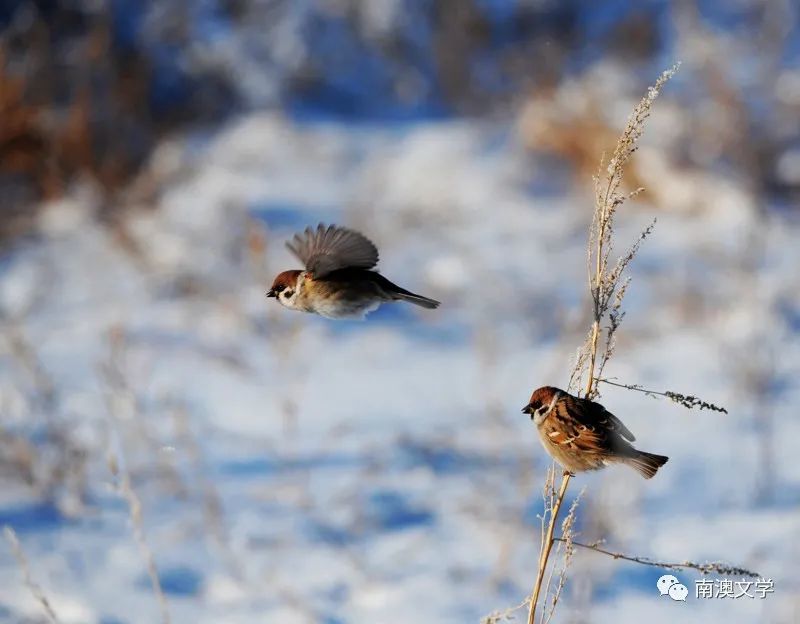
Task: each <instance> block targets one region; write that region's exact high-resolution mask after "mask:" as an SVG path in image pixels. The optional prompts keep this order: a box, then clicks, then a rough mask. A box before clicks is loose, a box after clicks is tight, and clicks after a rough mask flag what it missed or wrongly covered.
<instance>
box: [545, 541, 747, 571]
mask: <svg viewBox="0 0 800 624" xmlns="http://www.w3.org/2000/svg"><path fill="white" fill-rule="evenodd" d="M554 539H555V540H556V541H557V542H566V539H564V538H563V537H556V538H554ZM571 543H572V545H573V546H580V547H581V548H585V549H587V550H593V551H595V552H598V553H600V554H603V555H608V556H609V557H612V558H614V559H624V560H625V561H632V562H633V563H640V564H642V565H647V566H653V567H656V568H664V569H665V570H674V571H677V570H697V571H698V572H700V573H701V574H704V575H705V574H711V573H712V572H715V573H716V574H722V575H728V576H749V577H753V578H760V576H761V575H760V574H759V573H758V572H753V571H752V570H748V569H746V568H742V567H738V566H732V565H730V564H727V563H722V562H720V561H711V562H708V563H695V562H693V561H682V562H680V563H671V562H666V561H655V560H654V559H650V558H649V557H635V556H632V555H625V554H623V553H618V552H612V551H610V550H605V549H604V548H600V547H599V546H598V545H597V544H582V543H581V542H576V541H574V540H572V541H571Z"/></svg>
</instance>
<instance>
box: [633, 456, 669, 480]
mask: <svg viewBox="0 0 800 624" xmlns="http://www.w3.org/2000/svg"><path fill="white" fill-rule="evenodd" d="M668 460H669V457H666V456H664V455H656V454H654V453H645V452H644V451H636V454H635V455H633V456H632V457H626V458H625V459H623V460H622V461H623V462H624V463H625V464H627V465H628V466H630V467H631V468H634V469H636V471H637V472H638V473H639V474H640V475H642V476H643V477H644V478H645V479H652V478H653V477H654V476H655V474H656V472H658V469H659V468H661V466H663V465H664V464H666V463H667V461H668Z"/></svg>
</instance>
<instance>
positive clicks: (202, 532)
mask: <svg viewBox="0 0 800 624" xmlns="http://www.w3.org/2000/svg"><path fill="white" fill-rule="evenodd" d="M658 119H659V118H658V112H657V114H656V117H655V118H654V120H653V121H654V124H656V127H658V123H659V121H658ZM514 136H515V135H514V132H513V128H511V127H506V126H501V125H481V124H477V123H467V122H458V121H450V122H431V123H429V124H424V123H416V124H411V125H407V126H391V127H387V126H346V125H335V124H322V123H320V124H309V123H306V124H304V125H295V124H294V123H293V122H291V121H290V120H287V119H286V118H284V117H282V116H280V115H272V114H261V115H252V116H248V117H244V118H241V119H239V120H238V121H236V122H235V123H232V124H231V125H230V126H229V127H227V128H223V129H221V130H220V131H219V132H218V133H217V134H215V135H214V136H211V137H206V138H200V139H198V138H191V139H189V138H187V139H175V140H174V141H172V142H170V143H168V144H164V145H163V146H162V147H161V148H160V149H159V150H158V152H157V153H156V154H155V155H154V157H153V160H152V163H151V165H150V172H149V173H148V174H147V175H148V176H149V178H148V179H149V180H150V183H151V184H153V185H155V187H156V188H157V189H158V193H156V194H155V195H152V196H151V195H148V194H146V193H143V194H141V195H139V196H137V195H136V194H135V193H132V194H131V197H130V198H129V199H128V201H131V202H143V203H147V204H150V203H154V204H156V206H149V205H147V206H143V209H142V210H140V211H134V212H133V213H132V214H133V215H134V216H132V217H130V218H129V219H128V220H127V221H126V222H125V223H124V224H123V226H122V227H117V228H109V227H108V226H105V225H100V224H98V223H96V222H95V221H94V220H93V219H92V218H91V216H90V213H91V207H92V205H93V202H95V201H97V200H96V198H95V197H94V196H93V194H92V193H91V191H90V190H87V189H84V188H77V189H75V191H74V192H73V193H71V195H70V196H69V197H68V198H66V199H64V200H61V201H59V202H58V203H56V204H53V205H51V206H49V207H48V209H46V210H45V211H44V212H43V214H42V217H41V226H40V236H39V237H37V238H36V239H33V240H30V241H26V242H23V243H21V244H20V245H19V246H18V247H17V248H15V249H14V250H13V251H12V252H11V253H10V254H9V255H8V256H7V257H6V258H5V259H4V260H3V261H2V264H1V265H0V311H1V312H2V318H3V319H4V325H3V337H4V340H3V349H4V351H3V352H2V359H0V370H1V371H2V372H1V373H0V401H2V403H1V404H2V406H3V408H2V412H3V414H2V427H3V430H2V432H3V433H7V434H8V435H10V436H15V437H20V438H22V439H27V440H30V441H31V449H33V452H34V455H35V457H34V459H33V460H32V461H31V463H32V465H33V466H34V472H35V473H36V475H37V477H38V479H37V482H38V483H41V482H42V481H44V480H46V478H50V480H51V482H52V483H53V485H52V486H51V487H50V488H49V489H47V491H46V492H45V495H43V494H42V491H41V490H42V487H39V488H38V491H37V490H35V489H31V488H28V487H25V486H24V485H23V484H22V483H21V481H20V479H16V480H15V479H14V478H12V476H13V475H12V474H11V473H10V471H7V472H8V474H7V476H8V479H6V480H5V481H4V486H3V489H2V491H0V525H10V526H11V527H13V528H14V529H15V531H16V533H17V535H18V536H19V539H20V542H21V545H22V547H23V549H24V551H25V553H26V555H27V558H28V561H29V565H30V572H31V574H32V576H33V578H34V579H35V580H36V581H37V582H38V583H39V584H40V585H41V586H42V589H43V591H44V593H45V595H46V596H47V597H48V599H49V600H50V602H51V604H52V607H53V609H54V611H55V612H56V613H57V615H58V617H59V619H60V621H62V622H75V623H78V622H81V623H83V622H86V623H97V624H101V623H102V624H112V623H113V624H123V623H124V624H144V623H149V622H159V621H162V620H161V615H160V613H159V606H158V602H157V600H156V596H155V594H154V592H153V589H152V587H151V583H150V580H149V578H148V575H147V568H146V560H145V556H144V551H143V549H142V548H141V546H140V545H139V544H138V543H137V541H136V539H135V538H134V535H133V532H132V526H131V519H130V513H129V509H128V504H127V503H126V500H125V498H124V497H123V496H122V495H121V493H120V491H119V490H118V488H116V486H115V484H117V485H118V484H119V475H118V477H116V478H115V477H114V475H113V474H112V471H111V469H110V467H109V464H110V463H112V464H113V463H117V464H119V465H120V466H121V467H122V468H121V469H122V471H123V473H122V474H126V473H127V474H130V479H131V484H132V488H133V490H134V491H135V493H136V495H138V497H139V498H140V499H141V503H142V517H143V524H144V534H145V539H146V544H147V545H148V547H149V549H150V550H151V551H152V552H153V554H154V559H155V562H156V565H157V568H158V572H159V575H160V578H161V583H162V586H163V592H164V594H165V596H166V601H167V603H168V609H169V612H170V614H171V617H172V621H173V622H180V623H184V622H186V623H188V622H197V623H212V622H213V623H214V624H233V623H252V622H270V623H273V622H274V623H281V624H289V623H293V622H320V623H327V624H333V623H339V622H348V623H351V622H352V623H356V622H357V623H361V622H374V623H381V624H391V623H408V622H436V623H449V622H453V623H456V622H458V623H463V622H478V621H479V620H480V618H481V617H483V616H485V615H487V614H489V613H490V612H492V611H495V610H501V611H502V610H504V609H505V608H507V607H511V606H513V605H515V604H518V603H519V602H520V601H522V600H523V599H524V597H525V596H526V595H527V593H528V592H529V591H530V587H531V584H532V582H533V580H534V575H535V563H536V557H537V553H538V546H539V522H538V520H537V514H538V513H540V511H541V508H542V502H541V486H542V482H543V479H544V473H545V470H546V468H547V466H548V465H549V463H548V461H547V458H546V457H545V455H544V453H543V451H542V449H541V447H540V445H539V442H538V440H537V439H536V433H535V431H534V429H533V426H532V424H531V423H530V421H529V420H528V417H527V416H524V415H522V414H521V413H520V408H521V407H522V406H523V405H524V404H525V402H526V400H527V398H528V396H529V393H530V391H531V390H532V389H533V388H534V387H537V386H539V385H544V384H548V383H549V384H555V385H561V386H563V385H565V384H566V381H567V378H568V376H569V372H570V368H571V358H572V356H573V354H574V351H575V349H576V347H577V346H578V345H579V344H580V343H581V340H582V338H583V335H584V331H585V328H586V326H587V324H586V314H587V289H586V270H585V239H586V234H587V226H588V221H589V218H590V214H591V192H590V189H589V188H588V183H589V181H588V180H587V181H586V182H587V186H586V187H584V189H583V191H582V192H580V191H575V190H569V189H568V188H566V187H565V188H558V187H559V185H558V184H550V183H548V180H551V179H553V177H555V178H556V179H557V175H558V172H557V171H555V170H553V165H552V163H551V164H547V163H545V162H543V161H540V160H538V159H536V158H532V157H531V156H530V155H528V154H526V153H525V152H524V151H523V150H522V149H521V148H520V147H519V146H518V145H517V143H516V141H515V138H514ZM647 138H648V139H650V140H649V147H644V148H643V150H642V153H641V154H637V155H636V156H635V158H642V159H645V162H646V159H647V157H648V154H649V155H650V156H651V157H652V155H653V154H656V153H658V149H659V147H658V141H659V135H658V133H657V132H656V133H655V134H654V136H652V137H650V136H648V137H647ZM609 147H611V146H609ZM680 184H684V185H685V180H684V179H682V178H680V177H679V174H674V176H673V177H670V174H669V172H668V171H667V172H663V173H662V174H661V175H660V177H659V178H658V179H656V180H654V181H652V182H651V186H657V187H658V189H657V191H654V193H656V192H657V193H658V195H659V196H661V197H664V196H666V197H669V194H670V191H669V189H670V188H677V187H678V185H680ZM703 184H705V187H704V188H703V189H702V191H701V192H703V193H705V194H706V195H707V199H708V201H707V203H706V205H705V207H704V208H703V209H702V210H693V211H682V212H670V211H667V210H664V208H663V202H660V203H659V206H661V207H659V208H653V207H651V206H648V205H647V204H646V203H645V202H646V195H645V196H644V199H643V200H642V201H641V202H640V203H639V204H637V205H634V204H630V205H629V206H626V209H625V212H624V213H623V214H621V215H620V217H619V220H618V221H619V222H618V231H617V240H618V241H619V246H620V248H625V247H626V246H627V244H628V243H629V242H632V241H633V240H635V238H636V236H637V234H638V232H639V231H640V230H641V229H642V228H643V227H644V226H646V225H647V224H648V223H649V221H650V220H651V218H652V217H653V216H657V217H658V224H657V227H656V230H655V233H654V234H653V235H652V237H651V238H650V239H649V240H648V241H647V242H646V243H645V245H644V247H643V248H642V251H641V253H640V255H639V257H637V259H636V260H635V262H634V264H633V269H632V274H633V277H634V281H633V284H632V286H631V288H630V291H629V295H628V298H627V300H626V301H627V303H626V309H627V311H628V316H627V317H626V319H625V322H624V325H623V328H622V330H621V333H620V337H619V344H618V349H617V354H616V356H615V357H614V359H613V360H612V361H611V363H610V365H609V367H608V369H607V371H606V374H607V375H608V376H611V377H617V378H619V379H620V380H622V381H625V382H629V383H640V384H643V385H645V386H647V387H651V388H654V389H660V390H666V389H669V390H676V391H681V392H684V393H689V394H697V395H699V396H701V397H702V398H704V399H706V400H708V401H712V402H714V403H717V404H722V405H725V406H727V407H728V409H729V412H730V413H729V414H727V415H725V414H720V413H715V412H708V411H702V412H700V411H697V410H694V411H686V410H684V409H683V408H681V407H679V406H677V405H675V404H672V403H668V402H665V401H656V400H653V399H651V398H649V397H646V396H643V395H640V394H638V393H632V392H627V391H624V390H620V389H617V388H612V387H606V388H604V389H603V390H604V392H603V401H604V402H605V404H606V405H607V406H608V407H609V408H611V409H612V410H613V411H614V412H615V413H617V414H618V415H619V416H620V417H621V418H622V419H623V420H624V421H625V423H626V424H627V425H628V426H629V428H630V429H631V430H632V431H633V432H634V433H635V434H636V436H637V439H638V441H639V444H640V446H641V448H643V449H646V450H650V451H653V452H658V453H663V454H666V455H669V456H670V462H669V463H668V464H667V465H666V466H665V468H664V469H663V470H662V471H660V472H659V474H658V476H657V477H656V478H655V479H653V480H652V481H648V482H645V481H643V480H642V479H641V478H640V477H639V476H638V475H636V474H635V473H634V472H633V471H629V470H626V469H624V468H612V469H608V470H606V471H603V472H601V473H597V474H591V475H581V476H579V477H578V478H576V479H575V480H574V482H573V485H572V487H571V490H572V495H573V496H574V495H576V494H577V493H578V491H580V489H581V488H583V487H585V488H586V489H585V494H584V497H583V499H582V503H581V506H580V508H579V511H578V517H579V520H578V530H579V532H580V534H581V539H583V540H584V541H594V540H597V539H601V538H602V539H605V540H606V545H607V547H608V548H610V549H611V550H618V551H624V552H627V553H631V554H636V555H640V556H648V557H653V558H657V559H662V560H670V561H682V560H693V561H706V560H727V561H729V562H731V563H733V564H738V565H742V566H744V567H746V568H750V569H754V570H756V571H758V572H759V573H760V574H762V575H763V576H764V577H767V578H771V579H773V580H774V584H775V585H774V586H775V592H774V594H771V595H769V596H768V597H767V598H766V599H763V600H762V599H749V598H739V599H735V600H734V599H731V598H727V599H696V598H695V597H694V580H695V579H696V578H699V577H697V576H695V575H693V574H691V573H688V572H687V573H678V574H677V576H678V577H679V578H680V579H681V580H682V581H683V582H684V583H685V584H686V585H687V586H688V587H689V588H690V596H689V599H688V600H687V602H686V603H685V604H681V603H679V602H672V601H670V600H668V599H667V598H666V597H661V596H659V595H658V592H657V590H656V587H655V582H656V579H658V577H659V576H660V575H661V573H662V572H661V571H659V570H658V569H656V568H650V567H644V566H639V565H636V564H632V563H625V562H623V561H613V560H611V559H609V558H605V557H602V556H601V555H597V554H595V553H591V552H582V551H578V552H577V553H576V555H575V558H574V561H573V565H572V568H571V569H570V573H569V585H568V589H567V592H566V596H565V597H564V598H563V599H562V602H561V603H560V604H559V607H558V611H557V613H556V620H557V621H585V622H607V621H611V620H613V621H615V622H637V623H638V622H641V621H647V622H649V623H650V624H657V623H659V622H674V621H689V620H690V621H698V622H776V623H779V622H784V623H787V624H788V623H790V622H797V621H798V618H800V582H799V581H798V573H800V568H799V567H798V565H797V561H798V560H800V514H799V513H798V502H800V463H798V462H797V461H796V455H797V440H798V439H800V419H799V418H798V415H797V408H798V406H800V386H799V385H798V384H797V382H796V377H797V373H798V372H800V343H799V342H798V339H797V337H798V332H800V301H799V300H798V292H800V277H799V276H800V274H798V271H797V266H798V263H800V246H798V245H797V244H796V241H797V238H798V235H800V223H798V222H797V220H794V221H793V220H792V218H791V217H789V216H786V215H782V216H781V215H779V216H761V217H759V216H757V211H756V210H755V207H756V205H757V201H758V200H757V199H756V198H753V197H751V196H750V195H748V192H747V191H746V189H743V188H738V187H737V186H736V185H735V183H734V182H732V181H731V180H726V179H724V178H714V177H708V176H706V177H704V178H703ZM554 186H555V187H556V189H555V190H554V188H553V187H554ZM153 208H157V209H153ZM767 214H769V211H767ZM319 221H325V222H335V223H340V224H345V225H349V226H351V227H355V228H357V229H360V230H362V231H363V232H365V233H366V234H367V235H368V236H369V237H370V238H372V239H373V240H374V241H375V242H376V243H377V245H378V247H379V248H380V250H381V263H380V267H381V270H382V272H383V273H384V274H385V275H386V276H388V277H389V278H390V279H392V280H394V281H397V282H398V283H400V284H402V285H403V286H405V287H407V288H410V289H412V290H414V291H417V292H421V293H423V294H425V295H428V296H431V297H435V298H437V299H440V300H441V301H442V302H443V304H442V307H441V308H440V309H439V310H437V311H434V312H431V311H426V310H420V309H417V308H413V307H410V306H402V305H397V306H384V308H382V309H381V310H380V311H378V312H377V313H374V314H373V315H371V316H370V317H369V318H368V320H367V321H366V322H331V321H328V320H325V319H320V318H316V317H312V316H310V315H301V314H297V313H292V312H290V311H288V310H285V309H283V308H280V307H279V306H278V305H277V304H276V303H275V302H274V301H271V300H267V299H265V297H264V292H265V290H266V288H267V287H268V285H269V282H270V281H271V277H272V275H273V274H274V273H277V272H278V271H279V270H283V269H285V268H292V267H294V266H296V261H295V260H294V259H293V258H292V257H291V256H290V254H289V253H288V251H286V249H285V248H284V246H283V241H284V240H285V239H286V238H288V237H289V236H290V235H291V234H292V233H293V232H295V231H297V230H300V229H302V228H304V227H305V226H306V225H308V224H316V223H317V222H319ZM48 389H49V391H48ZM43 395H44V396H43ZM56 433H57V434H58V436H60V437H58V436H55V434H56ZM54 436H55V437H54ZM67 445H70V447H69V448H71V449H73V450H72V451H71V452H67V451H66V450H65V449H66V446H67ZM7 454H8V452H6V455H7ZM4 456H5V455H4ZM766 457H769V458H771V459H769V461H767V460H766V459H765V458H766ZM20 461H22V460H20ZM59 462H60V463H59ZM22 463H24V462H22ZM13 464H14V462H10V465H13ZM62 464H63V465H62ZM36 471H38V472H36ZM65 473H66V474H65ZM515 615H516V618H517V620H518V621H522V620H523V619H524V614H523V613H522V611H517V612H516V613H515ZM43 617H44V615H43V610H42V607H41V605H39V604H38V603H37V602H36V601H35V600H34V598H33V597H32V594H31V592H30V591H29V590H28V589H27V588H26V586H25V584H24V583H23V579H22V572H21V570H20V567H19V565H18V564H17V562H16V560H15V559H14V557H13V556H12V553H11V550H10V549H9V548H7V547H6V545H5V544H0V621H7V622H15V623H16V622H30V621H44V620H43Z"/></svg>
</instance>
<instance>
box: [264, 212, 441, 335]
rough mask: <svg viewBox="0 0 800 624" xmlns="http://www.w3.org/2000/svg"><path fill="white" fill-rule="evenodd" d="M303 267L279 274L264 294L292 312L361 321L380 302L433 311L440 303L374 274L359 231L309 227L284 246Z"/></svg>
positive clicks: (374, 260) (372, 252) (371, 253)
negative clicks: (406, 303) (407, 305)
mask: <svg viewBox="0 0 800 624" xmlns="http://www.w3.org/2000/svg"><path fill="white" fill-rule="evenodd" d="M286 246H287V247H288V248H289V251H291V252H292V253H293V254H294V255H295V256H297V257H298V258H299V259H300V261H301V262H302V263H303V264H304V265H305V267H306V268H305V271H300V270H293V271H284V272H283V273H280V274H278V276H277V277H276V278H275V281H274V282H273V283H272V288H271V289H270V291H269V292H268V293H267V296H268V297H275V298H276V299H277V300H278V301H279V302H280V303H281V305H284V306H286V307H287V308H290V309H292V310H301V311H303V312H314V313H316V314H320V315H322V316H325V317H328V318H333V319H338V318H353V317H356V318H360V317H363V316H364V315H365V314H366V313H367V312H372V311H373V310H375V309H376V308H377V307H378V306H379V305H380V304H381V303H383V302H384V301H408V302H410V303H413V304H416V305H418V306H421V307H423V308H428V309H431V310H432V309H434V308H437V307H439V302H438V301H434V300H433V299H428V298H427V297H423V296H422V295H415V294H414V293H412V292H409V291H407V290H405V289H403V288H400V287H399V286H397V285H396V284H393V283H392V282H390V281H389V280H388V279H386V278H385V277H383V276H382V275H381V274H380V273H378V272H377V271H370V269H372V268H373V267H374V266H375V265H376V264H378V250H377V249H376V247H375V245H373V244H372V242H370V240H369V239H368V238H367V237H366V236H364V235H362V234H359V233H358V232H355V231H353V230H348V229H346V228H342V227H337V226H335V225H331V226H328V227H327V228H326V227H325V226H324V225H323V224H321V223H320V224H319V225H318V226H317V229H316V230H313V229H312V228H310V227H308V228H306V230H305V232H303V234H295V236H294V238H293V239H292V240H291V241H290V242H287V243H286Z"/></svg>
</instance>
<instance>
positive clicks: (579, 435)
mask: <svg viewBox="0 0 800 624" xmlns="http://www.w3.org/2000/svg"><path fill="white" fill-rule="evenodd" d="M522 411H523V412H524V413H525V414H530V415H531V419H532V420H533V422H534V423H535V424H536V427H537V429H538V430H539V438H540V439H541V441H542V445H543V446H544V449H545V450H546V451H547V452H548V453H549V454H550V456H551V457H552V458H553V459H555V460H556V461H557V462H558V463H559V464H561V466H562V467H563V468H564V470H566V471H568V472H573V473H574V472H582V471H584V470H598V469H599V468H603V467H605V466H608V465H609V464H625V465H627V466H630V467H631V468H634V469H636V470H637V471H638V472H639V474H641V475H642V476H643V477H644V478H645V479H650V478H651V477H653V476H654V475H655V474H656V472H657V471H658V469H659V468H660V467H661V466H663V465H664V464H666V463H667V460H668V459H669V458H668V457H665V456H664V455H654V454H653V453H645V452H644V451H639V450H637V449H635V448H633V445H632V444H631V442H633V441H634V440H635V439H636V438H634V437H633V434H632V433H631V432H630V431H628V428H627V427H626V426H625V425H623V424H622V423H621V422H620V420H619V419H618V418H617V417H616V416H614V414H612V413H611V412H609V411H607V410H606V408H604V407H603V406H602V405H600V404H599V403H595V402H594V401H590V400H589V399H581V398H578V397H575V396H572V395H571V394H568V393H566V392H564V391H563V390H559V389H558V388H553V387H552V386H544V387H543V388H539V389H538V390H534V391H533V394H532V395H531V400H530V402H529V403H528V404H527V405H526V406H525V407H523V408H522Z"/></svg>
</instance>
